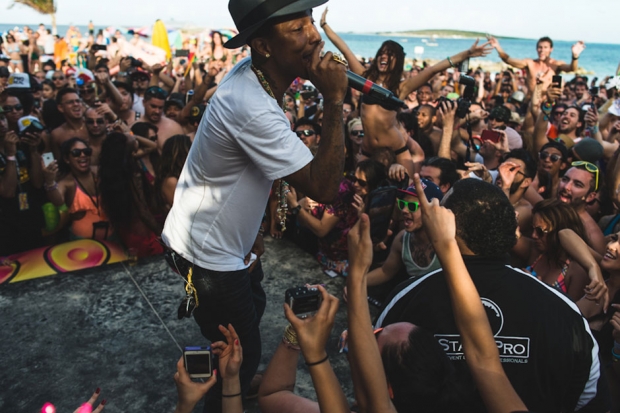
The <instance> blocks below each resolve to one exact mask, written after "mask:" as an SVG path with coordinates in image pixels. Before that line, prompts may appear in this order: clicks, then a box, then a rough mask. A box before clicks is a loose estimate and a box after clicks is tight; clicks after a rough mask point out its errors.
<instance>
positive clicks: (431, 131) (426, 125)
mask: <svg viewBox="0 0 620 413" xmlns="http://www.w3.org/2000/svg"><path fill="white" fill-rule="evenodd" d="M421 89H422V88H420V89H419V90H421ZM419 90H418V91H419ZM417 112H418V113H417V120H418V127H419V128H420V132H421V133H423V134H425V135H426V136H428V137H429V138H430V140H431V142H432V144H433V149H434V151H435V153H437V152H438V151H439V142H440V141H441V129H439V128H438V127H436V126H435V122H436V121H437V115H436V109H435V108H434V107H432V106H431V105H429V104H422V105H421V106H419V107H418V111H417Z"/></svg>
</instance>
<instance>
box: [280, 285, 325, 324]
mask: <svg viewBox="0 0 620 413" xmlns="http://www.w3.org/2000/svg"><path fill="white" fill-rule="evenodd" d="M284 301H285V302H286V303H287V304H288V306H289V307H291V310H293V313H295V315H297V317H299V318H305V317H307V316H309V315H311V314H314V313H316V312H317V311H319V307H320V306H321V302H322V301H323V296H322V295H321V292H320V291H319V289H318V288H315V287H293V288H289V289H288V290H286V293H285V294H284Z"/></svg>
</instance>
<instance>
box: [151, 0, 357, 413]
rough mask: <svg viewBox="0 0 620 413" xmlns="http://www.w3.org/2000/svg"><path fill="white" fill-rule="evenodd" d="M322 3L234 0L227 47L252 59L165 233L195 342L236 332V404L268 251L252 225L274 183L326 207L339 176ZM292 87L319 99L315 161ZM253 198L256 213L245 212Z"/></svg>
mask: <svg viewBox="0 0 620 413" xmlns="http://www.w3.org/2000/svg"><path fill="white" fill-rule="evenodd" d="M325 2H326V0H288V1H277V0H264V1H262V2H261V1H259V0H230V2H229V4H228V8H229V10H230V13H231V15H232V17H233V20H234V21H235V24H236V26H237V29H238V30H239V34H238V35H237V36H236V37H234V38H232V39H231V40H229V41H228V42H227V43H226V44H225V47H227V48H237V47H241V46H243V45H244V44H249V46H250V48H251V49H252V57H251V58H246V59H244V60H243V61H241V62H240V63H238V64H237V65H236V66H235V67H234V68H233V69H232V70H231V72H229V73H228V74H227V75H226V77H225V78H224V79H223V81H222V82H221V83H220V85H219V86H218V90H217V92H216V93H215V94H214V96H213V97H212V98H211V101H210V104H209V106H208V108H207V110H206V111H205V113H204V116H203V118H202V121H201V124H200V126H199V128H198V131H197V132H196V137H195V139H194V143H193V144H192V147H191V150H190V152H189V155H188V158H187V161H186V163H185V166H184V168H183V171H182V172H181V176H180V177H179V183H178V185H177V188H176V191H175V202H174V204H173V207H172V209H171V211H170V213H169V215H168V218H167V220H166V223H165V227H164V231H163V234H162V238H163V240H164V242H165V243H166V244H167V245H168V246H169V247H170V249H171V251H170V254H169V255H170V258H171V261H172V262H173V264H172V265H173V266H176V267H179V268H180V269H181V268H183V267H185V268H188V267H192V268H193V269H192V272H193V275H192V277H193V278H192V280H193V284H194V286H195V287H196V288H197V290H198V298H199V306H198V307H197V308H196V310H195V311H194V317H195V319H196V322H197V323H198V325H199V326H200V328H201V331H202V334H203V335H204V336H205V337H207V338H208V339H209V340H211V341H217V340H222V339H224V337H223V335H222V334H221V332H220V331H219V330H218V325H220V324H222V325H227V324H228V323H231V324H232V325H233V326H234V327H235V329H236V330H237V333H238V334H239V337H240V342H241V343H242V344H243V365H242V366H241V373H240V375H241V383H242V384H241V391H238V390H237V391H235V393H234V394H236V393H237V392H239V393H243V394H246V393H247V391H248V388H249V384H250V381H251V379H252V377H253V375H254V373H255V372H256V369H257V368H258V364H259V362H260V355H261V340H260V332H259V328H258V327H259V323H260V319H261V316H262V313H263V311H264V308H265V293H264V291H263V289H262V287H261V285H260V281H261V280H262V278H263V271H262V268H261V265H260V260H258V259H257V260H256V261H255V264H253V268H252V269H251V270H249V268H248V266H249V265H250V258H251V254H250V252H251V251H253V252H256V253H257V255H258V256H260V254H261V253H262V250H263V243H262V234H260V233H259V227H260V224H261V219H262V216H263V210H264V208H263V207H264V206H265V205H266V204H267V199H268V196H269V191H270V189H271V186H272V183H273V181H274V180H275V179H279V178H283V179H285V180H286V182H288V183H290V185H292V186H294V187H295V188H298V189H299V190H300V191H302V192H303V193H305V194H307V195H308V196H309V197H311V198H312V199H315V200H317V201H319V202H322V203H330V202H332V201H333V199H334V198H335V197H336V195H337V193H338V187H339V183H340V181H341V179H342V175H343V171H344V136H343V131H344V125H343V121H342V105H343V101H344V98H345V95H346V91H347V86H348V84H347V77H346V74H345V69H346V68H345V66H343V65H341V64H339V63H337V62H336V61H334V60H333V59H332V54H331V53H330V52H328V53H326V54H325V56H323V57H322V58H321V57H319V56H320V52H321V50H322V48H323V45H324V42H322V41H321V36H320V34H319V32H318V31H317V28H316V27H315V25H314V20H313V18H312V14H311V9H312V8H313V7H316V6H318V5H320V4H323V3H325ZM297 77H302V78H304V79H309V80H311V81H312V83H313V84H314V85H315V86H316V87H317V88H318V89H319V90H320V91H321V92H322V94H323V99H324V104H323V110H324V116H323V125H322V135H321V145H319V148H318V150H317V154H316V156H315V157H314V159H313V158H312V154H311V152H310V150H309V149H308V148H307V147H306V146H305V145H304V144H303V142H302V141H301V140H300V139H299V138H298V137H297V135H296V134H295V133H294V132H293V131H292V130H291V128H290V125H289V122H288V120H287V118H286V116H285V115H284V113H283V111H282V108H281V103H282V97H283V95H284V92H285V91H286V89H287V88H288V87H289V85H290V84H291V83H292V82H293V80H294V79H295V78H297ZM162 106H163V102H162ZM250 200H251V202H252V203H253V204H254V205H256V206H257V207H256V208H248V202H249V201H250ZM181 272H183V273H184V274H183V275H186V274H187V273H186V272H185V271H183V270H182V271H181ZM307 361H308V362H309V363H311V362H315V361H316V360H307ZM224 390H225V391H228V390H226V389H224ZM219 394H220V393H219V391H218V390H216V392H213V391H210V392H209V395H208V396H207V397H208V401H207V405H208V408H209V409H211V408H214V409H216V408H217V403H218V400H217V398H218V397H219ZM209 411H211V410H209ZM213 411H215V410H213Z"/></svg>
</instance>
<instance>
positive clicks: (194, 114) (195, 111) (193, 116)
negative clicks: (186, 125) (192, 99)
mask: <svg viewBox="0 0 620 413" xmlns="http://www.w3.org/2000/svg"><path fill="white" fill-rule="evenodd" d="M205 108H206V107H205V105H198V106H192V110H191V111H190V114H189V121H190V122H199V121H200V119H202V115H203V114H204V113H205Z"/></svg>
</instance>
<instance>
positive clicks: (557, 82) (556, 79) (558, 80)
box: [551, 75, 562, 87]
mask: <svg viewBox="0 0 620 413" xmlns="http://www.w3.org/2000/svg"><path fill="white" fill-rule="evenodd" d="M551 83H552V84H554V85H555V86H556V87H562V76H560V75H556V76H553V77H552V78H551Z"/></svg>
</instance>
